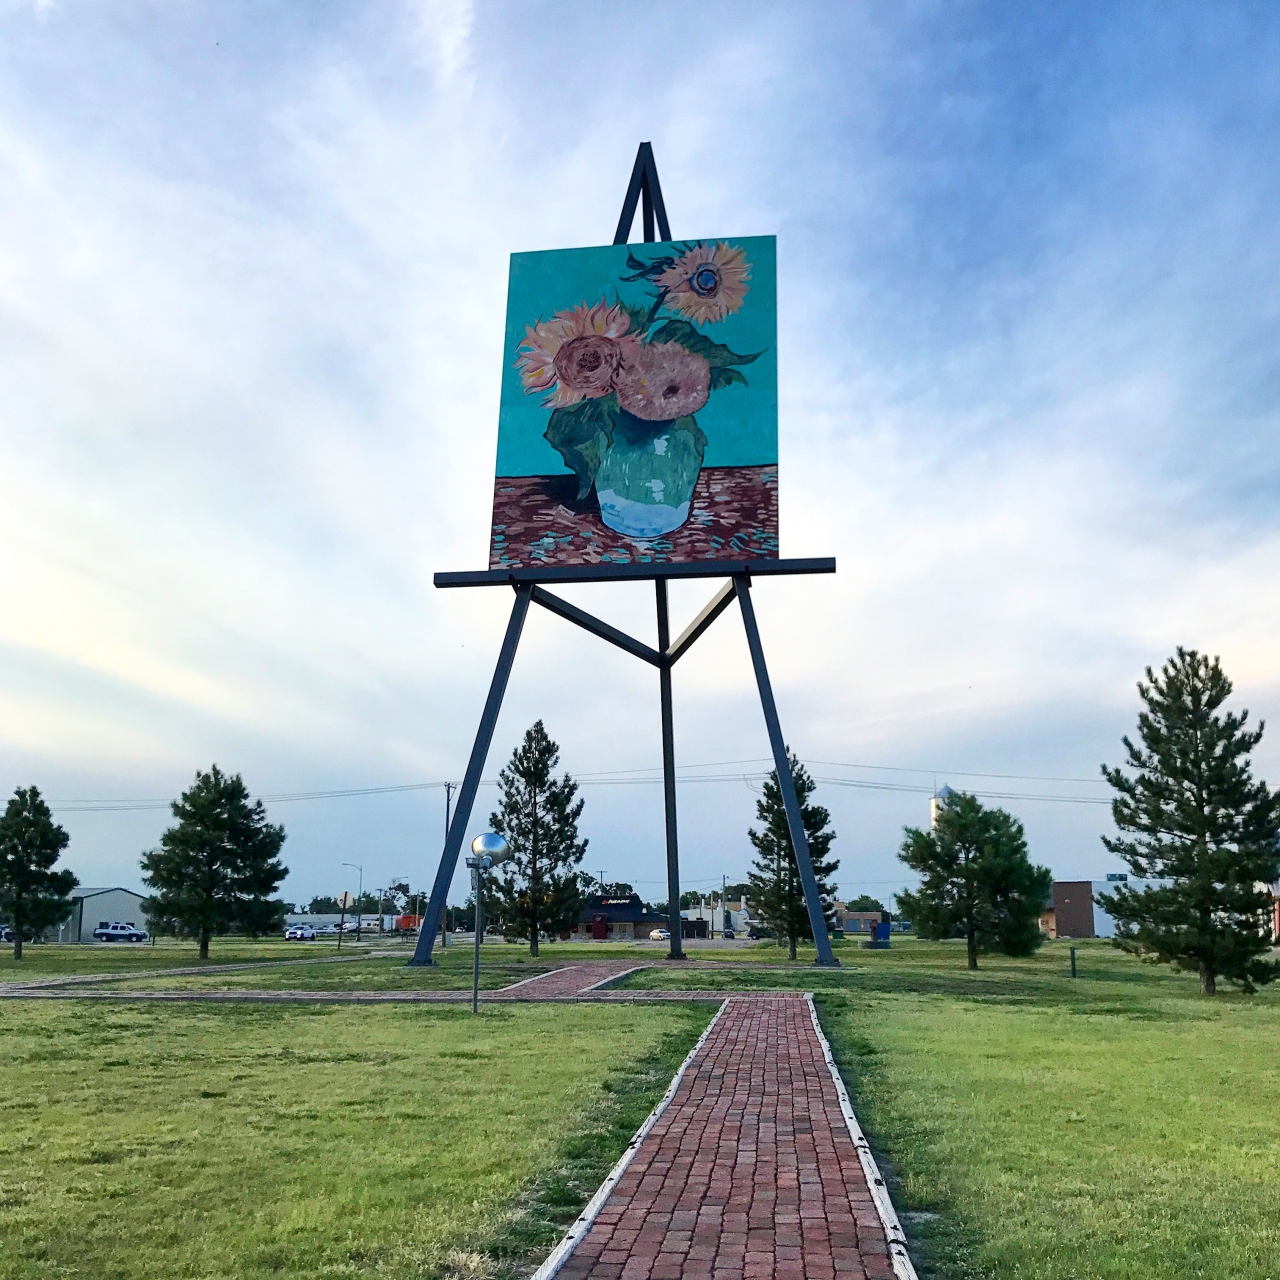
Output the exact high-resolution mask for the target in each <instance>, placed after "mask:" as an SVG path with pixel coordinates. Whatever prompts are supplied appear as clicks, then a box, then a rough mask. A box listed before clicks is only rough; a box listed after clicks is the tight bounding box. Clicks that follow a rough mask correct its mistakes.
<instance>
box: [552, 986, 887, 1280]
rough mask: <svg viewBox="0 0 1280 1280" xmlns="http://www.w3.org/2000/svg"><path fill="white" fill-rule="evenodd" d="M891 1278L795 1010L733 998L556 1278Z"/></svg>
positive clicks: (801, 1010) (855, 1165) (819, 1057)
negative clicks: (665, 1108) (669, 1101)
mask: <svg viewBox="0 0 1280 1280" xmlns="http://www.w3.org/2000/svg"><path fill="white" fill-rule="evenodd" d="M892 1276H893V1267H892V1264H891V1263H890V1260H889V1250H888V1245H887V1243H886V1239H885V1233H884V1228H883V1226H882V1225H881V1222H880V1217H879V1215H878V1213H877V1212H876V1206H875V1202H874V1200H873V1198H872V1195H871V1191H870V1189H869V1188H868V1186H867V1180H866V1176H865V1175H864V1173H863V1170H862V1164H861V1161H860V1160H859V1158H858V1153H857V1151H856V1149H855V1147H854V1145H853V1140H852V1138H851V1137H850V1135H849V1130H848V1127H847V1125H846V1123H845V1120H844V1116H843V1114H842V1112H841V1109H840V1100H839V1097H838V1096H837V1093H836V1088H835V1084H834V1083H833V1081H832V1079H831V1075H830V1073H829V1071H828V1069H827V1066H826V1062H825V1060H824V1058H823V1054H822V1047H821V1045H820V1043H819V1041H818V1037H817V1035H816V1034H815V1032H814V1028H813V1023H812V1021H811V1020H810V1016H809V1006H808V1004H807V1003H806V1002H805V1000H803V999H802V998H800V997H796V996H790V997H788V996H782V997H774V996H744V997H734V998H731V999H730V1000H729V1001H728V1002H727V1006H726V1008H725V1009H724V1012H723V1013H722V1015H721V1017H720V1019H719V1021H718V1022H717V1023H716V1025H715V1027H714V1028H713V1029H712V1031H711V1034H710V1035H709V1036H708V1037H707V1039H706V1041H705V1042H704V1043H703V1046H702V1048H701V1050H700V1051H699V1053H698V1055H697V1057H696V1058H695V1059H694V1061H693V1062H692V1063H691V1064H690V1067H689V1069H688V1071H687V1072H686V1073H685V1076H684V1079H683V1080H682V1081H681V1082H680V1087H679V1088H678V1090H677V1091H676V1094H675V1096H674V1097H673V1098H672V1100H671V1103H670V1105H669V1106H668V1108H667V1110H666V1111H665V1112H664V1113H663V1115H662V1116H661V1117H660V1118H659V1120H658V1122H657V1123H656V1124H655V1125H654V1127H653V1128H652V1129H651V1130H650V1132H649V1134H648V1136H647V1137H646V1138H645V1139H644V1141H643V1142H642V1143H641V1144H640V1147H639V1149H638V1150H637V1152H636V1155H635V1157H634V1159H633V1160H632V1162H631V1164H630V1165H629V1166H628V1168H627V1169H626V1171H625V1172H624V1173H623V1175H622V1177H621V1178H620V1179H619V1181H618V1183H617V1185H616V1186H615V1188H614V1190H613V1193H612V1194H611V1195H610V1196H609V1198H608V1199H607V1200H606V1201H605V1203H604V1206H603V1208H602V1209H601V1211H600V1213H599V1216H598V1217H597V1218H596V1220H595V1222H594V1223H593V1224H592V1226H591V1227H590V1228H589V1229H588V1230H587V1232H586V1234H585V1235H584V1236H583V1237H582V1239H581V1240H580V1241H579V1243H578V1246H577V1248H576V1249H575V1250H574V1252H573V1253H572V1254H571V1255H570V1256H569V1258H568V1259H567V1260H566V1261H565V1263H564V1265H563V1266H562V1267H561V1269H560V1271H559V1274H558V1277H557V1280H771V1278H772V1277H780V1278H781V1280H863V1278H864V1277H875V1278H884V1277H892Z"/></svg>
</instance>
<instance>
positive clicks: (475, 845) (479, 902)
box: [467, 831, 511, 1013]
mask: <svg viewBox="0 0 1280 1280" xmlns="http://www.w3.org/2000/svg"><path fill="white" fill-rule="evenodd" d="M510 857H511V850H510V848H509V847H508V845H507V842H506V841H505V840H504V839H503V838H502V837H501V836H500V835H497V834H496V833H495V832H493V831H486V832H485V833H484V835H481V836H476V838H475V839H474V840H473V841H472V842H471V857H469V858H468V859H467V866H469V867H470V868H471V892H472V895H473V898H474V900H475V904H476V911H475V931H476V946H475V959H474V960H473V961H472V965H471V1012H472V1013H479V1012H480V940H481V939H482V938H483V937H484V873H485V872H486V871H488V870H489V868H490V867H495V866H497V865H498V864H499V863H500V862H507V861H508V860H509V859H510Z"/></svg>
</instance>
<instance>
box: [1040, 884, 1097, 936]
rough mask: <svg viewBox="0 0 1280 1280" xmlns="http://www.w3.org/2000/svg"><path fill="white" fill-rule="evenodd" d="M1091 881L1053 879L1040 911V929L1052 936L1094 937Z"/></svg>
mask: <svg viewBox="0 0 1280 1280" xmlns="http://www.w3.org/2000/svg"><path fill="white" fill-rule="evenodd" d="M1093 894H1094V885H1093V881H1092V880H1055V881H1054V882H1053V890H1052V897H1051V899H1050V901H1049V903H1048V904H1047V905H1046V906H1045V909H1044V910H1043V911H1042V912H1041V913H1040V930H1041V932H1042V933H1046V934H1048V936H1049V937H1051V938H1096V937H1097V936H1098V934H1097V933H1096V931H1095V929H1094V921H1093Z"/></svg>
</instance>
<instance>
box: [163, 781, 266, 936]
mask: <svg viewBox="0 0 1280 1280" xmlns="http://www.w3.org/2000/svg"><path fill="white" fill-rule="evenodd" d="M172 808H173V816H174V817H175V818H176V819H177V820H178V821H177V825H176V826H172V827H170V828H169V830H168V831H166V832H165V833H164V835H163V836H161V837H160V847H159V848H158V849H152V850H151V851H150V852H149V853H144V854H143V855H142V869H143V873H144V874H143V877H142V879H143V882H144V883H145V884H146V885H148V886H149V887H150V888H151V889H153V890H154V891H155V892H154V894H153V896H152V897H150V898H148V899H147V905H146V910H147V914H148V916H149V917H150V918H151V919H152V920H157V921H163V922H164V924H165V928H166V929H167V930H169V931H172V932H175V933H181V934H185V935H187V936H189V937H195V938H198V939H199V940H200V958H201V959H202V960H207V959H208V958H209V939H210V938H212V937H213V936H214V934H219V935H221V934H224V933H230V932H231V930H232V929H233V928H238V929H243V930H244V931H245V932H247V933H251V934H255V935H256V934H259V933H263V932H266V931H267V930H268V929H269V928H272V927H274V926H273V921H275V922H278V921H279V920H281V919H283V915H284V903H282V902H276V901H273V900H271V895H272V894H273V893H274V892H275V891H276V889H277V888H278V887H279V884H280V881H281V880H283V879H284V878H285V876H286V875H288V874H289V872H288V869H287V868H286V867H285V865H284V863H282V862H280V861H279V860H278V859H277V857H276V855H277V854H278V853H279V852H280V848H281V846H282V845H283V844H284V828H283V827H277V826H272V825H271V824H270V823H268V822H267V814H266V810H265V809H264V808H263V805H262V801H261V800H255V801H250V799H249V792H248V790H247V788H246V787H245V785H244V782H243V781H242V780H241V778H240V775H239V774H236V775H234V776H233V777H228V776H227V775H226V774H224V773H223V772H222V770H221V769H219V768H218V766H217V765H216V764H215V765H214V766H213V767H212V768H211V769H210V770H209V772H208V773H201V772H200V771H198V770H197V772H196V780H195V782H194V783H193V784H192V786H191V787H190V788H189V789H188V790H187V791H185V792H184V793H183V795H182V796H181V798H180V799H178V800H175V801H174V802H173V806H172Z"/></svg>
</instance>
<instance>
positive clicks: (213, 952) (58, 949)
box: [0, 938, 368, 982]
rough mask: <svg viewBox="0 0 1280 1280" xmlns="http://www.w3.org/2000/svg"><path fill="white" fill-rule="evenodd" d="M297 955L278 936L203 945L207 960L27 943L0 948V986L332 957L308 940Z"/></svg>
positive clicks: (178, 945) (188, 948)
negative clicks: (17, 953)
mask: <svg viewBox="0 0 1280 1280" xmlns="http://www.w3.org/2000/svg"><path fill="white" fill-rule="evenodd" d="M306 946H307V948H308V949H307V950H306V951H303V950H302V948H301V946H300V944H298V943H288V942H285V941H284V940H283V939H282V938H273V939H263V940H261V941H258V942H250V941H248V940H247V939H243V938H215V939H214V940H213V942H212V943H211V944H210V946H209V958H208V960H201V959H200V956H199V951H198V948H197V946H196V944H195V943H194V942H175V941H171V940H170V939H167V938H166V939H162V940H157V942H156V944H155V946H150V945H147V944H143V945H128V944H121V943H112V944H110V945H100V946H89V945H83V946H76V945H71V944H69V943H47V942H41V943H31V942H29V943H27V945H26V946H25V947H24V948H23V950H22V959H21V960H14V958H13V947H12V946H11V945H3V946H0V982H18V981H21V980H23V979H25V978H57V977H62V976H65V975H69V974H79V973H135V972H138V971H140V970H144V969H180V968H187V967H193V968H194V967H204V966H206V965H218V964H256V963H259V962H262V961H272V960H300V959H306V958H307V957H308V956H312V957H314V958H319V957H323V956H336V955H337V954H338V951H337V946H336V944H335V943H332V942H310V943H307V944H306ZM349 950H351V951H352V952H353V953H354V954H364V953H365V952H367V951H368V947H353V946H352V944H351V943H349V942H345V941H344V942H343V944H342V954H343V955H344V956H345V955H347V954H348V951H349Z"/></svg>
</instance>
